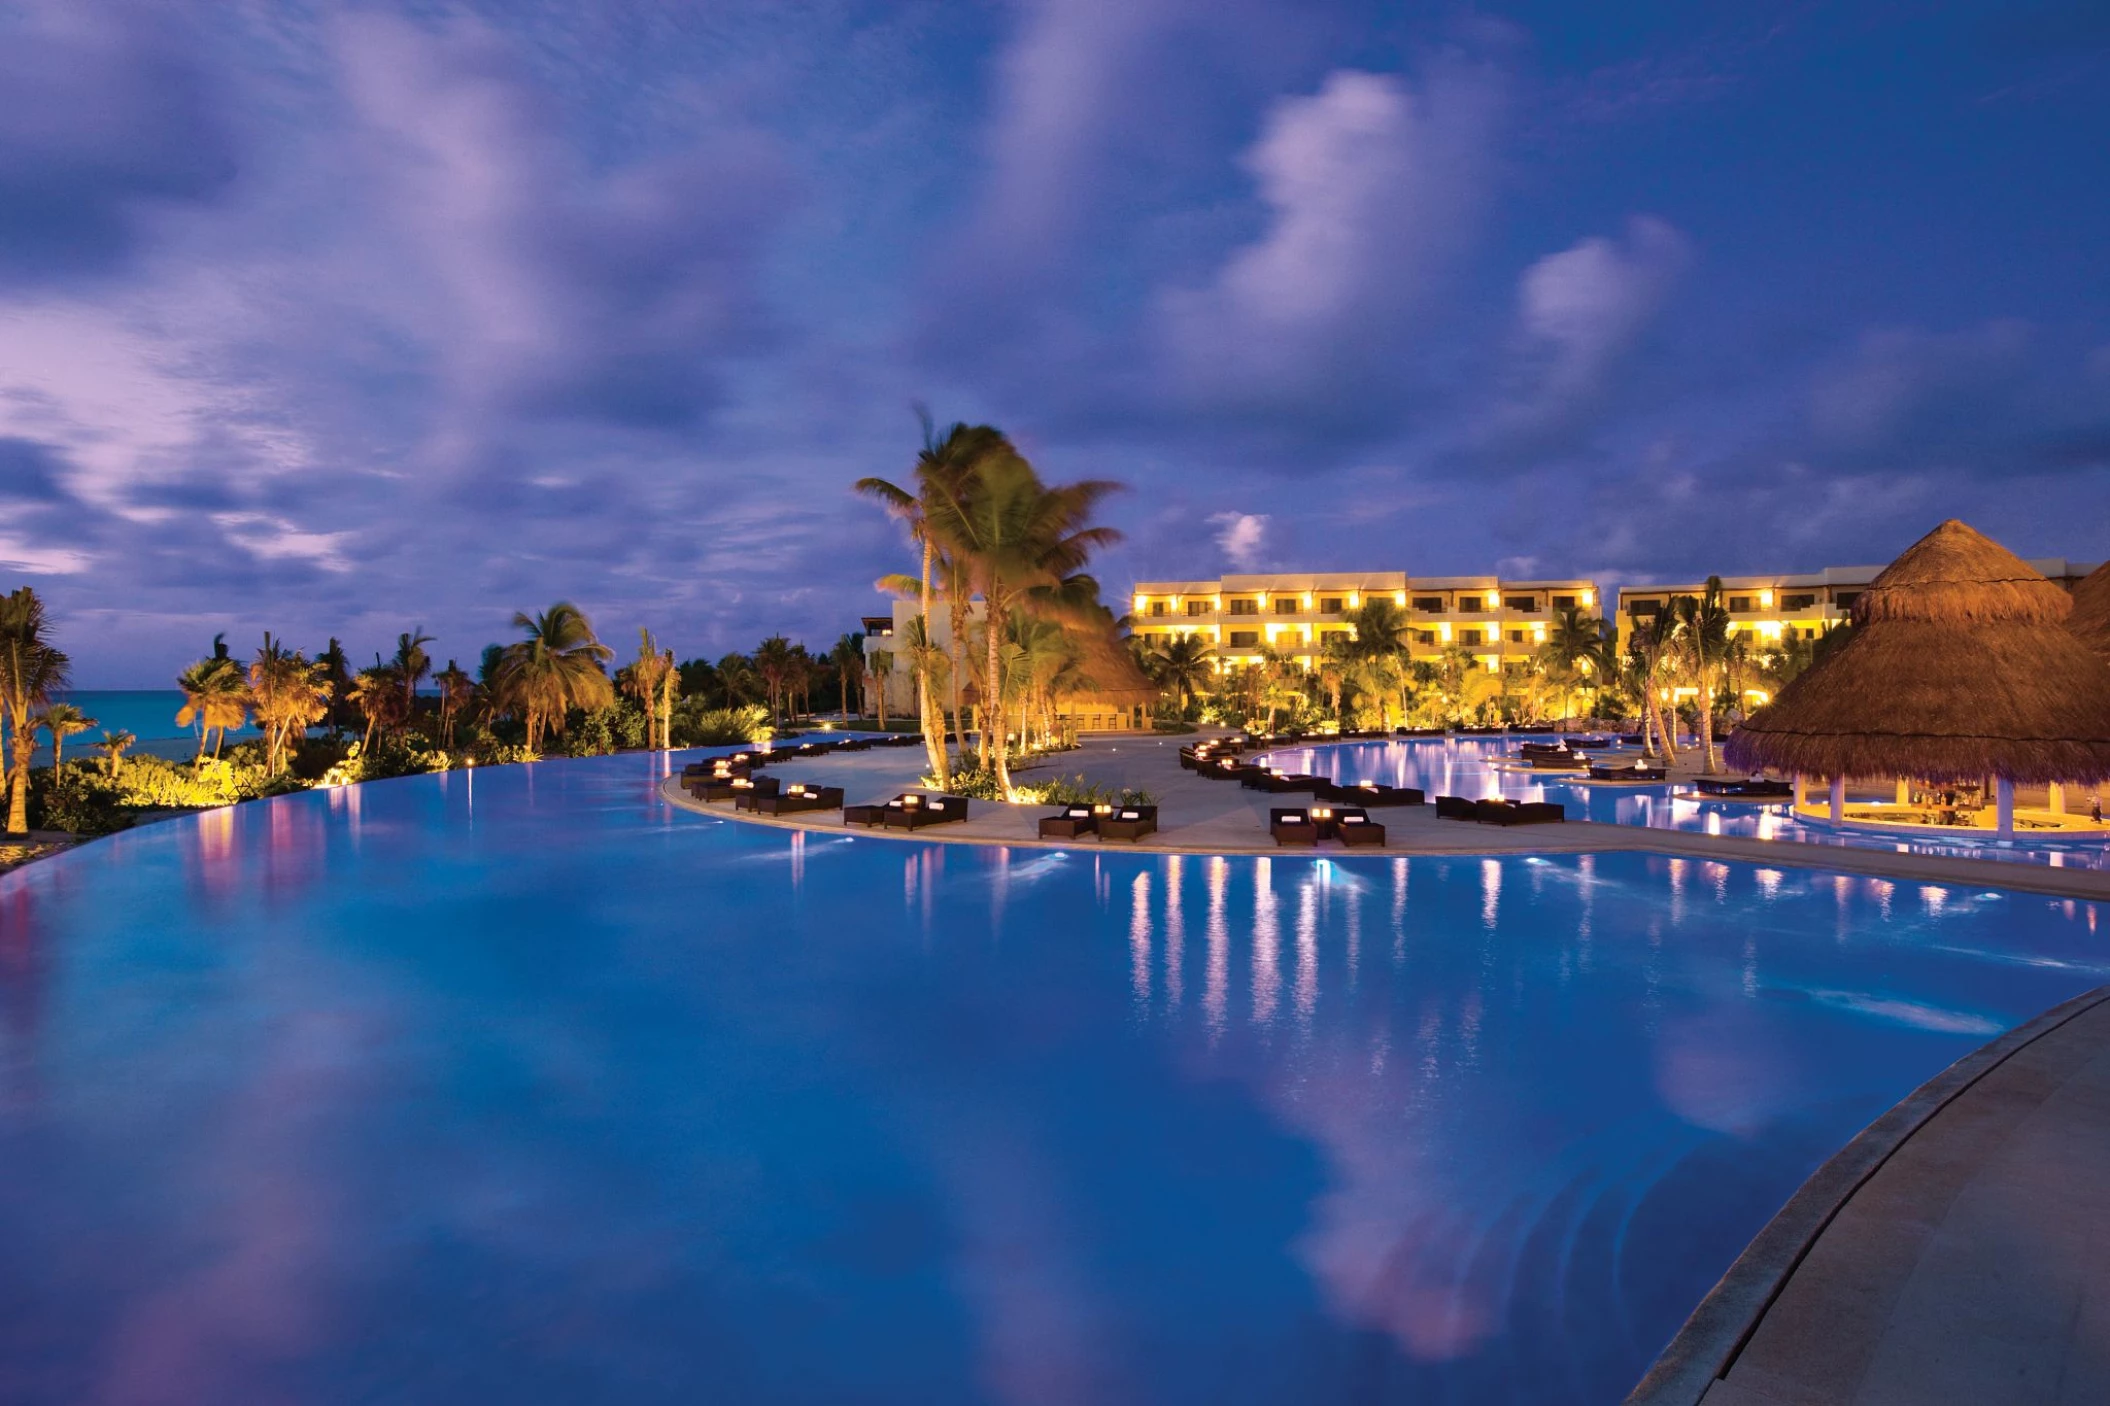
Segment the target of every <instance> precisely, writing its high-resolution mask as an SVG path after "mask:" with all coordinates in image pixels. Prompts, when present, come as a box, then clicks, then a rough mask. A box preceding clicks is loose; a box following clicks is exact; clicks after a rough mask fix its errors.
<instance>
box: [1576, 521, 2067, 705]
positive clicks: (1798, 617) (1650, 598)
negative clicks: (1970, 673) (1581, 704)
mask: <svg viewBox="0 0 2110 1406" xmlns="http://www.w3.org/2000/svg"><path fill="white" fill-rule="evenodd" d="M2029 564H2030V566H2031V567H2033V568H2034V569H2036V570H2037V571H2040V572H2042V573H2043V574H2044V575H2045V576H2047V577H2049V578H2050V579H2051V580H2053V581H2056V582H2058V583H2059V584H2060V585H2061V586H2064V587H2065V588H2066V589H2067V590H2069V591H2071V590H2072V589H2073V588H2074V585H2075V584H2076V583H2077V582H2079V581H2080V580H2081V578H2082V577H2084V576H2086V575H2087V574H2088V573H2089V572H2090V571H2092V570H2094V566H2093V564H2091V563H2084V562H2074V561H2068V560H2066V558H2064V557H2039V558H2035V559H2032V560H2031V561H2030V563H2029ZM1882 570H1883V568H1882V567H1880V566H1828V567H1826V568H1824V569H1823V570H1822V571H1812V572H1806V573H1803V574H1801V575H1794V576H1724V577H1723V578H1722V605H1723V607H1724V608H1725V609H1726V610H1727V611H1728V612H1729V633H1730V634H1731V636H1735V635H1739V634H1744V635H1750V636H1752V637H1754V640H1755V644H1754V647H1763V646H1766V645H1774V644H1778V643H1780V642H1781V641H1782V640H1792V639H1802V640H1814V639H1816V638H1818V637H1819V636H1821V635H1823V634H1824V632H1825V631H1827V630H1830V629H1832V628H1834V627H1836V626H1839V625H1843V624H1845V623H1846V622H1847V621H1848V620H1850V619H1851V618H1853V608H1854V602H1855V601H1856V600H1859V599H1860V597H1861V592H1863V591H1865V590H1867V589H1868V585H1869V583H1870V582H1871V581H1874V580H1875V579H1876V576H1877V575H1878V574H1879V573H1880V572H1881V571H1882ZM1706 589H1707V584H1706V583H1705V582H1704V581H1691V582H1685V583H1682V584H1679V585H1668V586H1622V587H1621V588H1620V589H1619V597H1618V601H1619V609H1618V616H1619V620H1618V624H1619V648H1620V652H1621V653H1622V654H1623V653H1624V652H1625V651H1626V647H1627V643H1628V641H1630V640H1631V639H1633V637H1634V628H1635V626H1636V625H1638V624H1639V623H1641V622H1642V621H1645V620H1653V619H1655V618H1656V617H1657V616H1658V615H1661V614H1663V613H1664V612H1666V611H1669V610H1671V609H1673V608H1675V606H1676V603H1677V602H1678V601H1679V600H1697V599H1698V598H1699V597H1700V596H1701V595H1702V594H1703V593H1704V592H1705V591H1706ZM1677 692H1679V693H1682V694H1690V693H1691V692H1692V690H1691V689H1681V690H1677ZM1744 692H1745V694H1746V696H1747V699H1748V701H1749V702H1752V703H1763V702H1765V701H1766V693H1765V690H1763V689H1758V688H1747V689H1745V690H1744Z"/></svg>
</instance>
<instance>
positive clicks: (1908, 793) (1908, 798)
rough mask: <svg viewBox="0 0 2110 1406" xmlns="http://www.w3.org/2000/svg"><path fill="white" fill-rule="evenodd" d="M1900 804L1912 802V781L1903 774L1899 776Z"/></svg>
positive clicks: (1904, 804)
mask: <svg viewBox="0 0 2110 1406" xmlns="http://www.w3.org/2000/svg"><path fill="white" fill-rule="evenodd" d="M1898 804H1899V805H1901V806H1906V805H1911V804H1912V783H1911V782H1909V781H1907V780H1906V779H1905V778H1904V777H1902V776H1900V777H1899V778H1898Z"/></svg>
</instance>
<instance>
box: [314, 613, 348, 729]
mask: <svg viewBox="0 0 2110 1406" xmlns="http://www.w3.org/2000/svg"><path fill="white" fill-rule="evenodd" d="M315 662H316V663H318V664H320V665H322V677H323V681H324V682H325V683H327V684H329V686H330V715H329V724H330V726H331V727H332V728H333V729H335V728H342V727H343V726H344V720H345V719H346V718H348V717H350V716H351V711H350V710H351V706H352V704H351V693H352V663H351V660H349V659H347V658H346V657H345V653H344V646H343V645H342V644H340V643H339V642H338V640H337V637H336V636H335V635H332V636H330V642H329V644H328V645H327V646H326V647H324V649H323V651H322V653H320V654H318V655H316V656H315Z"/></svg>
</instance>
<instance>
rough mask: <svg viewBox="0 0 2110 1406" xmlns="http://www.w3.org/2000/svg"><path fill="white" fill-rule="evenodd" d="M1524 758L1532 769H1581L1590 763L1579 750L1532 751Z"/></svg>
mask: <svg viewBox="0 0 2110 1406" xmlns="http://www.w3.org/2000/svg"><path fill="white" fill-rule="evenodd" d="M1525 760H1527V761H1529V762H1530V763H1531V769H1532V770H1533V771H1581V770H1583V769H1584V768H1585V767H1587V766H1589V764H1590V759H1589V758H1588V757H1586V756H1584V755H1583V754H1582V753H1580V752H1532V753H1529V754H1527V756H1526V758H1525Z"/></svg>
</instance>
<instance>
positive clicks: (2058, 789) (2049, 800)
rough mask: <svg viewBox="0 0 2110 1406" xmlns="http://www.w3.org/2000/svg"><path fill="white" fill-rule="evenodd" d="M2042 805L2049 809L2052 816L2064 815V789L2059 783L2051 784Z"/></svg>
mask: <svg viewBox="0 0 2110 1406" xmlns="http://www.w3.org/2000/svg"><path fill="white" fill-rule="evenodd" d="M2044 803H2045V805H2047V806H2049V807H2050V808H2051V813H2052V814H2053V815H2064V814H2065V813H2066V787H2065V786H2064V785H2063V784H2061V783H2060V782H2057V781H2054V782H2052V783H2051V789H2050V792H2049V794H2048V795H2047V796H2046V798H2045V802H2044Z"/></svg>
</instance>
